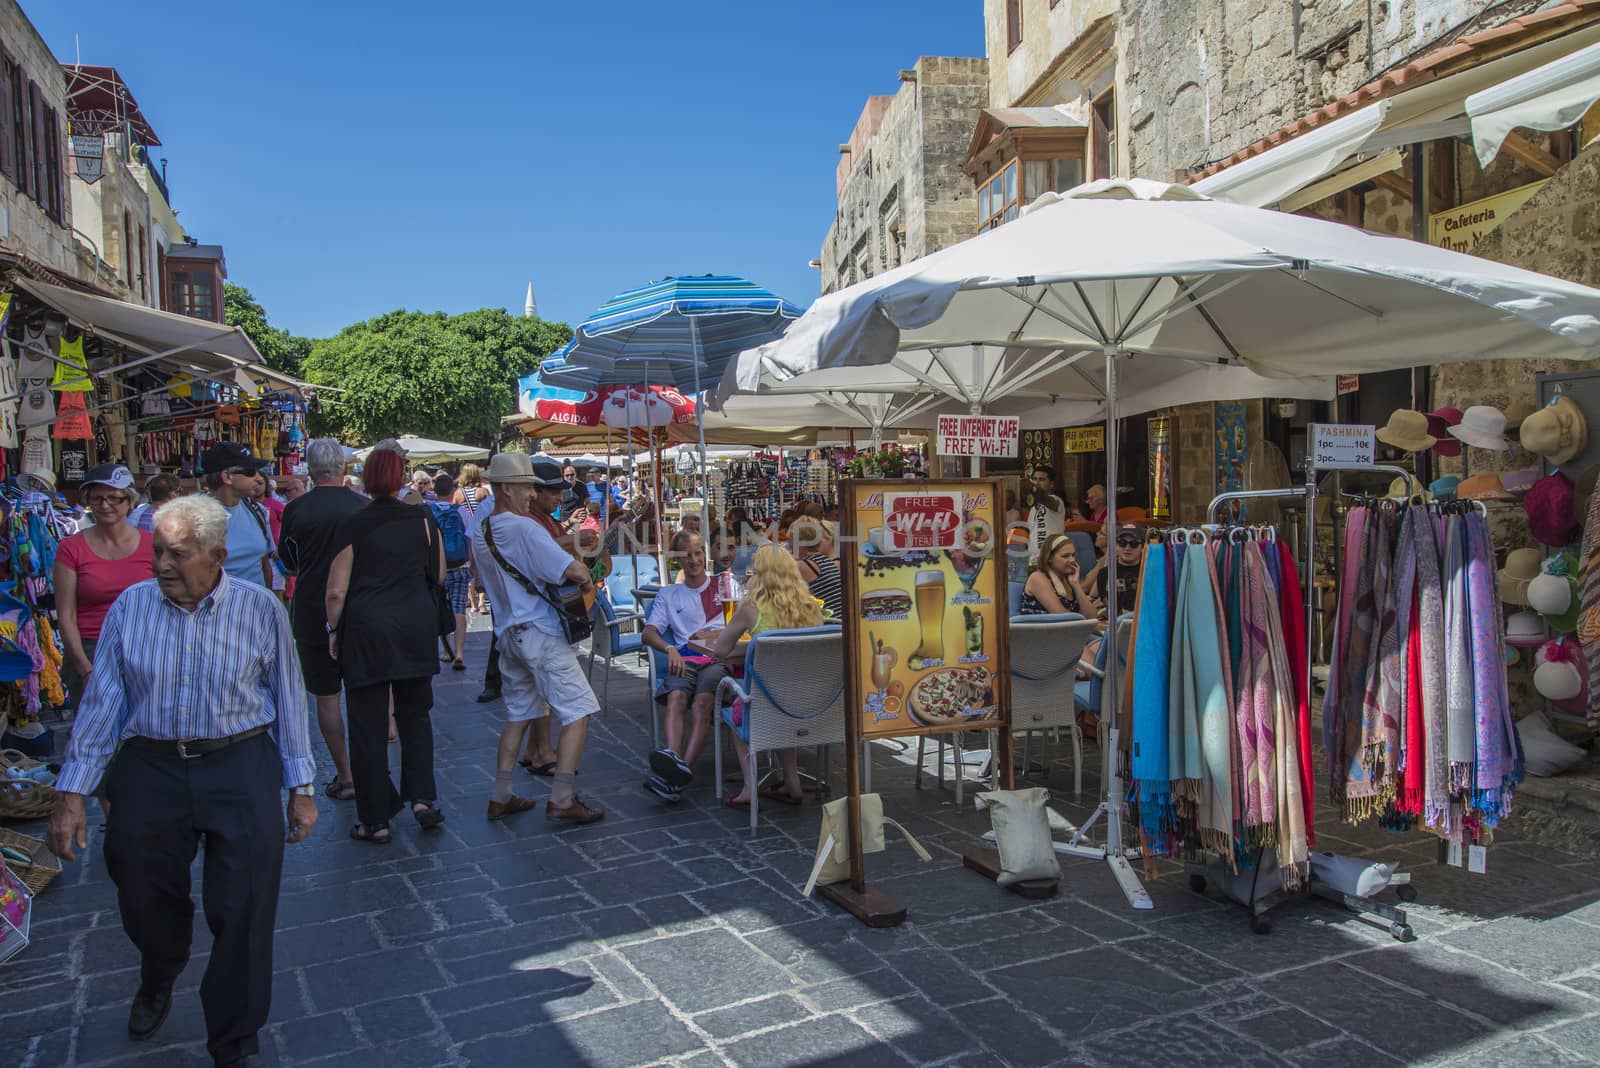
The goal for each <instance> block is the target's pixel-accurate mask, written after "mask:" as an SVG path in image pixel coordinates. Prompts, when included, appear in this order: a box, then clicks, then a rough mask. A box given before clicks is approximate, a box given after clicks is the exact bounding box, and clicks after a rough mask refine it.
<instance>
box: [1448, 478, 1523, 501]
mask: <svg viewBox="0 0 1600 1068" xmlns="http://www.w3.org/2000/svg"><path fill="white" fill-rule="evenodd" d="M1456 496H1457V497H1459V498H1460V499H1461V500H1464V501H1514V500H1516V497H1514V496H1513V495H1511V494H1509V493H1507V492H1506V488H1505V486H1504V485H1503V484H1502V483H1501V482H1500V475H1499V474H1498V473H1497V472H1494V471H1486V472H1484V473H1483V474H1481V475H1473V476H1472V477H1471V478H1464V479H1462V480H1461V485H1459V486H1457V487H1456Z"/></svg>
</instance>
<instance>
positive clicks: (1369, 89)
mask: <svg viewBox="0 0 1600 1068" xmlns="http://www.w3.org/2000/svg"><path fill="white" fill-rule="evenodd" d="M1596 18H1600V0H1565V2H1564V3H1561V4H1558V5H1556V6H1554V7H1550V8H1546V9H1544V10H1543V11H1535V12H1532V13H1530V14H1527V15H1520V16H1518V17H1517V18H1514V19H1509V20H1507V21H1506V22H1504V23H1502V24H1501V25H1499V26H1494V27H1491V28H1490V29H1487V30H1479V31H1477V32H1475V33H1469V34H1467V35H1465V36H1463V37H1461V38H1459V39H1457V40H1455V41H1452V42H1451V43H1449V44H1447V45H1441V46H1440V47H1438V48H1436V49H1434V50H1433V51H1431V52H1427V53H1425V54H1424V55H1421V56H1418V57H1417V58H1415V59H1413V60H1410V61H1409V62H1407V63H1406V64H1405V65H1404V66H1400V67H1396V68H1395V69H1393V70H1390V71H1386V72H1384V73H1383V74H1381V75H1379V76H1378V77H1377V78H1375V79H1373V80H1372V81H1370V82H1368V83H1367V84H1366V85H1363V86H1361V87H1360V88H1359V89H1355V90H1353V91H1352V92H1349V93H1346V94H1345V95H1344V96H1341V97H1339V98H1338V99H1337V100H1334V101H1331V102H1329V103H1327V104H1324V105H1323V106H1322V107H1320V108H1317V109H1316V110H1315V111H1312V112H1310V113H1309V114H1307V115H1304V116H1302V117H1300V118H1298V119H1296V120H1295V121H1293V122H1291V123H1287V124H1285V125H1284V126H1282V127H1280V128H1278V129H1277V130H1274V131H1273V132H1272V133H1270V134H1267V135H1266V136H1265V137H1263V138H1261V139H1260V140H1259V141H1256V142H1255V143H1253V144H1250V145H1247V146H1246V147H1244V148H1242V149H1240V150H1239V151H1237V152H1235V153H1233V155H1231V156H1229V157H1227V158H1226V159H1223V160H1218V161H1217V162H1216V163H1213V164H1211V165H1210V166H1208V167H1205V168H1204V169H1202V170H1199V171H1196V172H1195V173H1193V174H1191V175H1190V176H1189V177H1188V178H1187V179H1186V181H1188V182H1197V181H1199V180H1200V179H1202V178H1207V177H1209V176H1211V175H1213V174H1216V173H1217V172H1218V171H1222V170H1225V169H1226V168H1228V167H1231V166H1233V165H1234V164H1235V163H1242V162H1243V161H1244V160H1247V159H1250V158H1251V157H1252V156H1259V155H1261V154H1262V153H1263V152H1265V151H1267V150H1268V149H1269V148H1274V147H1276V146H1277V145H1280V144H1282V143H1283V142H1284V141H1289V140H1292V139H1293V138H1295V137H1297V136H1299V135H1300V134H1302V133H1305V132H1307V131H1309V130H1312V129H1315V128H1316V127H1318V126H1321V125H1323V124H1324V123H1327V122H1331V121H1333V120H1334V119H1336V118H1339V117H1340V116H1342V115H1346V114H1348V113H1350V112H1352V111H1355V110H1356V109H1357V108H1359V107H1363V106H1365V105H1367V104H1370V103H1373V102H1375V101H1378V100H1382V99H1383V98H1385V97H1388V96H1393V95H1394V94H1395V93H1398V92H1400V91H1402V90H1403V89H1405V88H1406V87H1407V86H1409V85H1410V84H1411V83H1412V82H1414V81H1419V80H1422V79H1424V78H1426V77H1429V76H1432V75H1433V73H1434V72H1435V71H1439V70H1441V69H1443V68H1446V67H1450V66H1452V65H1457V64H1460V65H1462V66H1465V65H1466V64H1464V63H1460V61H1462V60H1464V59H1467V58H1468V57H1470V56H1472V55H1473V54H1474V53H1476V52H1478V51H1480V50H1488V49H1493V48H1497V47H1504V46H1505V45H1506V44H1508V43H1512V42H1515V41H1516V40H1518V39H1520V38H1522V37H1525V36H1533V35H1535V34H1544V33H1548V32H1549V31H1550V30H1551V29H1552V28H1555V27H1559V26H1562V25H1567V24H1570V26H1571V28H1572V29H1577V28H1578V27H1579V26H1580V25H1583V24H1585V23H1588V22H1592V21H1594V20H1595V19H1596Z"/></svg>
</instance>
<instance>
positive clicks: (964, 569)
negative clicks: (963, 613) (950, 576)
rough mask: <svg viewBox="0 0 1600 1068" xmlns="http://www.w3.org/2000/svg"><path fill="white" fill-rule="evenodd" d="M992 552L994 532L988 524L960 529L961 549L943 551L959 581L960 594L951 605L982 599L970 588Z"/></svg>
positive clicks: (969, 524)
mask: <svg viewBox="0 0 1600 1068" xmlns="http://www.w3.org/2000/svg"><path fill="white" fill-rule="evenodd" d="M993 551H994V530H993V529H992V528H991V527H990V526H989V524H988V523H985V522H982V521H974V522H969V523H967V524H966V526H965V527H963V528H962V531H961V548H959V549H948V550H946V551H945V555H946V556H948V557H949V558H950V566H951V567H952V568H954V569H955V573H956V578H958V579H960V580H961V592H960V593H958V594H956V595H955V598H954V599H953V603H955V604H971V603H973V602H974V601H981V600H982V599H983V598H982V597H980V596H979V595H978V594H976V593H974V592H973V591H972V587H973V586H974V585H975V584H976V583H977V581H978V575H979V573H980V572H982V571H983V562H984V560H986V559H988V556H989V554H990V553H991V552H993Z"/></svg>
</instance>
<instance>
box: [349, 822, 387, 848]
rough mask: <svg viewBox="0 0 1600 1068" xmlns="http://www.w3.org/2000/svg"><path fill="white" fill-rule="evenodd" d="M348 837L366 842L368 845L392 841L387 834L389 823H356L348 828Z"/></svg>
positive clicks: (384, 843)
mask: <svg viewBox="0 0 1600 1068" xmlns="http://www.w3.org/2000/svg"><path fill="white" fill-rule="evenodd" d="M350 837H351V838H354V839H355V840H356V841H358V842H366V843H367V844H369V845H388V844H389V843H390V842H392V841H394V839H393V838H392V837H390V835H389V825H388V824H387V823H379V824H376V825H371V826H369V825H368V824H365V823H358V824H356V825H355V826H354V827H352V828H350Z"/></svg>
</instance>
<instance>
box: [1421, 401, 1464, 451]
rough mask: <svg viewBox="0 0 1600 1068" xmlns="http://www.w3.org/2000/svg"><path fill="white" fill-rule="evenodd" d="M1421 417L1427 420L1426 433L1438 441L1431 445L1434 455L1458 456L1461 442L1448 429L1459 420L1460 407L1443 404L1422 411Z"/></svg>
mask: <svg viewBox="0 0 1600 1068" xmlns="http://www.w3.org/2000/svg"><path fill="white" fill-rule="evenodd" d="M1423 417H1424V418H1425V419H1427V420H1428V433H1429V434H1432V435H1433V436H1434V438H1436V439H1437V441H1438V444H1436V445H1434V447H1433V451H1434V455H1436V456H1460V455H1461V442H1459V441H1457V440H1456V439H1455V438H1453V437H1451V436H1450V434H1449V430H1450V428H1451V427H1453V426H1455V425H1456V424H1457V423H1459V422H1461V409H1460V408H1452V407H1450V406H1449V405H1445V406H1444V407H1442V408H1435V409H1434V410H1433V411H1431V412H1425V413H1423Z"/></svg>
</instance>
